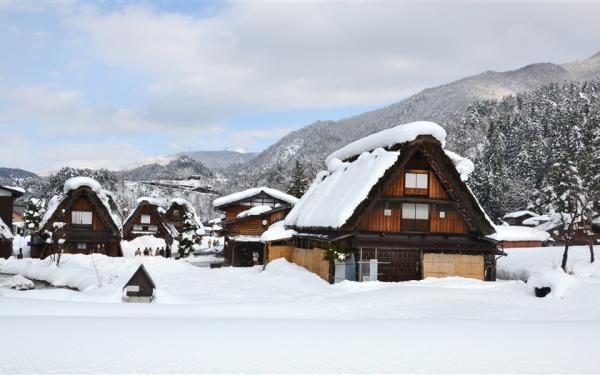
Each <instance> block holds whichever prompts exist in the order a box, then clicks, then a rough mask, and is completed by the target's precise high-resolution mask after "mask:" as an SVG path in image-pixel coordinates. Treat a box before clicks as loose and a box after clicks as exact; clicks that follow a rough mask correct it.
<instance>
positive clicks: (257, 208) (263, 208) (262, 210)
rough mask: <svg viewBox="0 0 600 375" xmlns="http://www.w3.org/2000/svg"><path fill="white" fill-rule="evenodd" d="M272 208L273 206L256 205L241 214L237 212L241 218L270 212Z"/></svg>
mask: <svg viewBox="0 0 600 375" xmlns="http://www.w3.org/2000/svg"><path fill="white" fill-rule="evenodd" d="M271 210H272V208H271V206H254V207H252V208H250V209H249V210H246V211H242V212H240V213H239V214H237V218H238V219H241V218H243V217H248V216H258V215H262V214H264V213H265V212H269V211H271Z"/></svg>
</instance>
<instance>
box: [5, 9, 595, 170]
mask: <svg viewBox="0 0 600 375" xmlns="http://www.w3.org/2000/svg"><path fill="white" fill-rule="evenodd" d="M599 14H600V4H598V3H591V2H587V3H582V4H573V3H543V2H534V3H528V4H521V3H516V2H511V3H491V2H482V3H477V2H468V3H451V2H444V3H435V2H420V3H410V2H368V3H365V2H338V1H329V2H326V3H323V2H314V1H313V2H308V3H300V2H289V1H284V2H272V1H271V2H265V1H263V2H241V3H238V2H226V3H225V2H209V1H204V2H192V1H185V2H184V1H179V2H178V1H167V0H164V1H158V2H154V3H151V2H149V1H135V2H119V3H116V2H95V3H89V2H88V3H83V2H82V3H77V2H60V3H59V2H47V3H40V2H27V1H23V0H14V1H11V0H0V51H2V53H1V55H0V140H1V141H0V166H6V167H18V168H24V169H28V170H32V171H36V172H41V171H47V170H52V169H57V168H59V167H60V166H63V165H70V166H76V167H92V168H96V167H108V168H121V167H123V166H127V165H130V164H132V163H133V162H135V161H137V160H141V159H146V158H151V157H153V156H157V155H164V154H170V153H174V152H178V151H186V150H190V149H191V150H219V149H230V150H247V151H260V150H262V149H264V148H265V147H267V146H268V145H270V144H272V143H274V142H275V141H277V139H279V138H280V137H281V136H283V135H285V134H286V133H288V132H289V131H291V130H294V129H297V128H299V127H302V126H303V125H306V124H308V123H310V122H313V121H315V120H320V119H322V120H324V119H339V118H343V117H347V116H350V115H353V114H358V113H361V112H364V111H366V110H369V109H374V108H377V107H380V106H383V105H386V104H389V103H393V102H395V101H398V100H401V99H402V98H405V97H407V96H409V95H411V94H413V93H415V92H417V91H419V90H421V89H423V88H426V87H429V86H434V85H438V84H442V83H445V82H449V81H452V80H455V79H458V78H461V77H463V76H466V75H471V74H476V73H479V72H482V71H485V70H509V69H515V68H518V67H520V66H522V65H525V64H528V63H531V62H540V61H550V62H558V63H562V62H568V61H572V60H577V59H583V58H586V57H588V56H591V55H592V54H594V53H596V52H597V51H598V50H600V25H599V23H598V15H599Z"/></svg>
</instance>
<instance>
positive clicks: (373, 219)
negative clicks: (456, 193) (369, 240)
mask: <svg viewBox="0 0 600 375" xmlns="http://www.w3.org/2000/svg"><path fill="white" fill-rule="evenodd" d="M424 172H425V173H428V174H429V182H428V195H427V196H426V197H423V198H429V199H438V200H448V199H449V197H448V194H447V193H446V191H445V190H444V188H443V186H442V184H441V183H440V181H439V179H438V178H437V176H436V175H435V173H434V172H433V171H427V170H424V169H406V170H404V171H402V173H400V174H399V175H398V177H396V179H395V180H394V181H393V182H391V183H390V184H389V185H388V186H387V187H386V189H385V190H384V193H383V197H382V200H380V201H379V202H378V204H377V205H376V206H375V207H374V208H373V209H372V210H371V212H370V213H369V214H367V215H366V216H365V218H364V219H363V220H362V221H361V224H360V229H361V230H364V231H368V232H381V233H392V232H400V231H401V230H402V203H401V201H395V202H393V203H391V202H386V201H385V199H386V198H399V197H408V196H412V197H421V195H419V194H420V192H422V191H423V190H424V189H406V188H404V174H405V173H424ZM415 192H416V193H418V194H415ZM386 207H387V208H388V209H390V210H391V215H390V216H385V208H386ZM442 211H443V212H444V213H445V217H444V218H441V217H440V212H442ZM429 231H430V232H433V233H468V228H467V225H466V223H465V222H464V220H463V218H462V217H461V216H460V214H458V212H456V210H455V209H454V207H453V206H452V202H451V201H449V200H448V204H447V205H445V204H441V205H440V204H430V206H429Z"/></svg>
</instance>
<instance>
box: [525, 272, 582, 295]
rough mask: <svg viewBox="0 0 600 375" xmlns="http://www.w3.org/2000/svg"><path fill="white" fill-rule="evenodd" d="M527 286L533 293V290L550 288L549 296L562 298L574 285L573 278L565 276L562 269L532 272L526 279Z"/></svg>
mask: <svg viewBox="0 0 600 375" xmlns="http://www.w3.org/2000/svg"><path fill="white" fill-rule="evenodd" d="M527 285H528V286H529V288H530V289H531V293H534V289H535V288H544V287H550V289H552V290H551V292H550V296H553V297H554V298H563V297H564V296H565V293H566V292H567V290H569V289H570V288H572V287H573V286H574V285H575V278H573V276H571V275H568V274H566V273H565V272H564V271H563V270H562V268H560V267H557V268H554V269H551V270H546V271H538V272H534V273H532V274H531V276H529V278H528V279H527Z"/></svg>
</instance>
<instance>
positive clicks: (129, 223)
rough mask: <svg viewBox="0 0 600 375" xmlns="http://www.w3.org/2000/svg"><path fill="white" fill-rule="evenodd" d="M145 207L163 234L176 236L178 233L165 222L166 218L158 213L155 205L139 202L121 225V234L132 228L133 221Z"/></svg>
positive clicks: (167, 221) (170, 224)
mask: <svg viewBox="0 0 600 375" xmlns="http://www.w3.org/2000/svg"><path fill="white" fill-rule="evenodd" d="M145 206H148V207H149V208H150V214H151V215H152V216H153V217H154V218H155V219H156V222H157V223H158V225H159V226H160V227H161V229H162V230H163V232H165V233H167V234H169V235H171V236H172V237H177V236H178V234H179V233H178V232H177V229H175V227H174V226H173V224H172V223H171V222H170V221H169V220H167V218H166V216H165V215H164V214H162V213H160V212H159V211H158V207H157V206H156V205H154V204H152V203H149V202H147V201H142V202H140V203H139V204H138V205H137V207H136V208H135V210H134V211H133V212H132V213H131V215H129V217H128V218H127V220H126V221H125V224H123V232H126V231H127V230H129V228H130V227H131V226H133V224H134V223H133V222H134V220H135V219H136V218H137V217H139V215H140V214H141V210H142V208H143V207H145Z"/></svg>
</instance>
